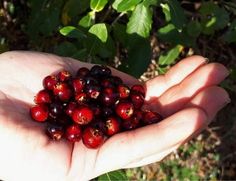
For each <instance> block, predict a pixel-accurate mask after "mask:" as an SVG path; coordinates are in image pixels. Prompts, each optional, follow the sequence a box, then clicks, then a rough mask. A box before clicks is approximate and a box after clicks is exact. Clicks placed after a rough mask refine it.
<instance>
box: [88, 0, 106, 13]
mask: <svg viewBox="0 0 236 181" xmlns="http://www.w3.org/2000/svg"><path fill="white" fill-rule="evenodd" d="M107 2H108V0H91V1H90V8H91V9H92V10H94V11H96V12H99V11H102V10H103V8H104V7H105V5H106V4H107Z"/></svg>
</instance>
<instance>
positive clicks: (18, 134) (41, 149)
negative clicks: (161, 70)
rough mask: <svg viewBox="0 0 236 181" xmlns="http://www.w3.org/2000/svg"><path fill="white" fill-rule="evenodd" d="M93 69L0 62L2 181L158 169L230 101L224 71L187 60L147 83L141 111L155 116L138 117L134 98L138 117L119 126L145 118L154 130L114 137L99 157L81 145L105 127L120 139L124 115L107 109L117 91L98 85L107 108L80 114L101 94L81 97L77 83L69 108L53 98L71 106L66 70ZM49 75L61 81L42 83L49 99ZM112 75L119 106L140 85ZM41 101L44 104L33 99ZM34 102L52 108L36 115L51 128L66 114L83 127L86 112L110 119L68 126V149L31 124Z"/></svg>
mask: <svg viewBox="0 0 236 181" xmlns="http://www.w3.org/2000/svg"><path fill="white" fill-rule="evenodd" d="M92 66H93V65H91V64H87V63H82V62H79V61H76V60H73V59H71V58H64V57H58V56H55V55H52V54H44V53H36V52H16V51H15V52H7V53H4V54H1V55H0V74H1V81H0V133H1V134H0V143H1V145H2V146H1V152H0V153H1V154H0V179H3V180H10V181H11V180H13V181H14V180H24V181H27V180H35V181H36V180H57V181H60V180H62V181H65V180H68V181H73V180H88V179H92V178H94V177H96V176H98V175H100V174H103V173H106V172H109V171H112V170H116V169H121V168H130V167H137V166H142V165H146V164H149V163H152V162H157V161H160V160H161V159H163V158H164V157H165V156H166V155H168V154H169V153H170V152H172V151H173V150H175V149H177V148H178V147H179V146H180V145H181V144H183V143H184V142H186V141H188V140H189V139H191V138H192V137H193V136H196V135H197V134H198V133H199V132H201V131H202V130H203V129H204V128H205V127H206V126H207V125H208V124H209V123H210V121H211V120H212V119H213V118H214V116H215V115H216V114H217V112H218V111H219V110H220V109H222V108H223V107H224V106H225V105H226V104H227V103H229V101H230V99H229V97H228V94H227V93H226V91H225V90H224V89H222V88H220V87H218V84H219V83H220V82H221V81H222V80H224V79H225V77H226V76H227V75H228V71H227V69H226V68H225V67H224V66H223V65H221V64H217V63H210V64H207V62H206V61H205V59H204V58H202V57H200V56H193V57H189V58H186V59H184V60H182V61H180V62H179V63H178V64H176V65H175V66H173V67H172V68H171V69H170V70H169V71H168V72H167V73H166V75H161V76H158V77H156V78H154V79H151V80H149V81H147V82H145V84H144V87H145V88H146V96H145V102H144V105H143V109H147V110H151V112H146V113H145V114H144V115H143V113H142V111H140V110H139V108H140V105H141V104H142V99H141V100H140V94H136V93H137V92H135V91H134V93H133V94H132V95H130V96H129V97H130V100H131V102H133V103H135V104H134V105H135V106H133V107H134V108H132V109H134V110H130V109H129V111H128V112H127V113H130V111H131V112H132V115H133V116H134V115H135V119H130V118H129V116H128V117H127V115H128V114H127V115H126V117H123V118H125V120H126V121H125V122H124V123H123V124H122V126H123V129H126V128H127V129H133V128H135V125H136V123H137V122H138V121H139V119H140V117H142V119H143V124H145V125H146V124H150V123H154V124H151V125H147V126H144V127H140V128H137V129H135V130H131V131H125V132H120V133H118V134H115V135H113V136H112V137H110V138H109V139H107V140H106V141H105V142H104V144H102V145H100V146H99V147H98V148H96V149H91V148H87V147H86V146H85V145H87V144H90V143H89V139H87V140H88V143H87V142H86V141H79V140H80V139H81V137H82V139H86V138H88V137H91V134H92V133H93V128H94V127H104V124H105V125H113V126H112V127H111V126H110V127H109V126H107V127H106V128H109V129H106V130H105V134H107V135H108V136H109V135H112V134H114V132H117V131H120V128H119V126H117V125H119V124H118V123H119V120H117V117H114V114H116V115H118V117H119V114H121V115H120V117H122V115H123V113H122V111H118V112H117V109H118V108H117V109H116V110H115V112H116V113H113V112H114V110H112V109H111V106H110V105H111V104H114V102H113V97H112V96H109V95H110V94H111V92H113V89H114V88H113V87H112V85H111V82H110V80H104V81H101V82H99V85H100V86H105V87H106V90H105V91H103V93H102V94H103V95H101V96H100V97H101V100H103V102H104V105H105V107H102V108H99V106H97V105H96V104H92V103H91V104H90V105H89V106H88V105H86V106H82V108H81V107H76V106H77V104H80V103H81V101H84V100H86V99H87V97H86V96H89V97H90V98H92V99H96V98H97V96H98V94H97V91H98V90H99V87H97V86H92V87H89V88H88V89H87V88H86V91H87V93H86V94H85V95H84V94H83V93H84V92H81V90H82V89H83V90H85V88H82V87H81V85H82V84H81V79H79V78H76V79H73V81H71V85H73V86H74V87H75V90H73V93H75V92H76V93H77V94H76V97H75V99H74V100H73V101H72V102H70V103H68V104H67V105H66V108H62V107H63V106H65V105H59V104H58V103H57V100H52V97H51V96H50V94H54V95H57V96H56V97H57V98H59V99H60V100H63V101H64V102H66V101H68V100H69V99H71V94H72V93H71V92H70V89H68V86H67V84H64V83H63V81H67V79H68V74H67V72H62V71H61V70H68V71H69V72H71V73H72V74H76V72H77V70H78V69H79V68H81V67H87V68H88V69H90V68H91V67H92ZM86 71H87V70H86V68H83V69H81V70H80V74H81V76H83V75H85V74H86ZM58 72H60V74H59V75H58ZM95 72H96V71H95ZM77 73H78V72H77ZM52 74H57V76H58V77H59V79H60V80H61V82H62V83H60V84H59V85H58V84H57V83H56V81H55V80H54V78H53V77H48V78H47V81H46V82H44V83H45V84H47V86H48V88H49V89H53V90H51V91H49V92H50V94H48V92H47V91H40V90H42V89H43V86H42V80H43V79H44V78H45V77H46V76H48V75H52ZM112 74H113V75H116V76H118V77H120V78H121V79H122V80H123V81H124V83H125V84H126V85H121V84H119V85H117V87H116V89H117V90H119V93H120V95H119V96H120V97H121V98H124V99H126V98H127V95H126V94H127V90H128V91H129V88H127V86H129V87H131V86H132V85H134V84H140V83H139V82H138V80H136V79H134V78H132V77H131V76H129V75H127V74H124V73H121V72H119V71H117V70H115V69H112ZM58 77H57V78H58ZM83 80H84V79H83ZM93 81H95V80H94V79H93V77H90V78H86V82H93ZM116 81H117V82H119V79H118V78H117V80H116ZM44 86H45V85H44ZM55 87H56V88H55ZM133 89H138V88H133ZM61 90H66V91H65V92H66V93H64V94H63V93H61ZM39 91H40V92H39ZM37 93H38V94H37ZM36 94H37V95H40V96H36V97H35V95H36ZM34 97H35V98H34ZM107 97H108V98H107ZM33 98H34V102H36V103H38V105H41V104H42V102H43V103H47V104H50V106H46V107H45V106H38V107H37V106H36V107H34V109H35V110H34V111H36V112H37V111H38V110H40V111H41V112H40V111H39V112H40V114H36V115H34V116H36V118H35V119H38V121H39V122H44V121H45V119H48V114H50V117H51V118H52V120H51V121H52V124H53V121H54V119H53V118H54V117H57V116H58V114H60V110H61V109H63V110H64V111H65V113H67V115H72V117H74V119H75V120H76V121H78V122H79V123H80V122H83V121H88V120H86V119H81V117H79V116H78V115H81V114H83V113H85V112H86V115H89V113H90V111H91V110H92V111H93V115H92V116H95V115H99V114H101V112H102V114H104V115H107V119H106V120H98V121H96V123H94V124H93V126H94V127H93V126H89V127H86V128H83V127H82V128H81V126H78V124H77V123H75V124H72V125H68V126H67V129H66V131H64V135H65V137H66V138H67V140H69V141H66V140H65V139H61V140H60V141H53V140H51V139H50V138H49V137H48V136H47V135H46V134H45V130H44V129H43V128H44V123H38V122H36V121H32V118H31V117H30V115H29V108H30V107H31V106H32V105H33V104H34V103H33ZM140 101H141V103H140ZM129 103H130V102H126V101H124V102H123V101H120V102H118V103H117V105H116V106H117V107H127V106H128V107H129V108H130V106H129ZM61 106H62V107H61ZM87 106H88V107H87ZM87 108H88V109H87ZM45 110H46V111H45ZM75 110H76V111H75ZM47 111H49V112H47ZM156 112H158V113H160V115H162V116H163V117H164V119H163V120H162V121H161V122H159V123H155V121H156V120H155V119H156V118H157V115H156ZM130 114H131V113H130ZM86 118H87V117H86ZM88 118H89V119H92V118H90V117H88ZM145 121H146V122H145ZM58 122H59V123H60V124H67V123H66V122H65V119H64V116H60V120H58ZM89 124H90V123H89ZM91 124H92V123H91ZM47 131H48V132H53V133H57V134H54V136H55V137H53V138H54V139H60V136H61V134H60V131H62V130H61V127H60V126H58V127H50V126H49V127H48V128H47ZM82 132H83V134H82ZM96 134H97V135H98V136H97V137H96V140H97V141H99V140H100V139H103V138H101V137H99V135H100V134H99V133H96ZM80 135H81V137H80ZM76 141H78V142H76ZM93 141H94V140H93Z"/></svg>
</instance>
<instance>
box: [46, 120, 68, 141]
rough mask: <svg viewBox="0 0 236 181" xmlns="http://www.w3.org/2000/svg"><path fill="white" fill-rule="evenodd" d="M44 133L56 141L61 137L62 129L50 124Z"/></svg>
mask: <svg viewBox="0 0 236 181" xmlns="http://www.w3.org/2000/svg"><path fill="white" fill-rule="evenodd" d="M46 134H47V135H48V136H49V137H50V138H51V139H52V140H55V141H58V140H60V139H61V138H62V136H63V134H64V129H63V127H62V126H58V125H54V124H50V125H48V126H47V129H46Z"/></svg>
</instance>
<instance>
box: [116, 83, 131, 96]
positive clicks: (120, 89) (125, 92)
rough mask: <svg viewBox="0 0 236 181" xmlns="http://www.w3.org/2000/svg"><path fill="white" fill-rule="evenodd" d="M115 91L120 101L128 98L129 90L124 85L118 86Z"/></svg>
mask: <svg viewBox="0 0 236 181" xmlns="http://www.w3.org/2000/svg"><path fill="white" fill-rule="evenodd" d="M117 91H118V94H119V97H120V98H121V99H126V98H128V97H129V93H130V89H129V87H128V86H126V85H118V87H117Z"/></svg>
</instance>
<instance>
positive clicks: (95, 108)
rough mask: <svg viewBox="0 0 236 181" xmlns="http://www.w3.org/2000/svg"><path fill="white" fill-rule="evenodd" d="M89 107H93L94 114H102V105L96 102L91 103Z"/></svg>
mask: <svg viewBox="0 0 236 181" xmlns="http://www.w3.org/2000/svg"><path fill="white" fill-rule="evenodd" d="M89 107H90V108H91V109H92V111H93V114H94V116H97V117H98V116H100V115H101V106H100V105H99V104H96V103H90V104H89Z"/></svg>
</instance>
